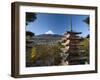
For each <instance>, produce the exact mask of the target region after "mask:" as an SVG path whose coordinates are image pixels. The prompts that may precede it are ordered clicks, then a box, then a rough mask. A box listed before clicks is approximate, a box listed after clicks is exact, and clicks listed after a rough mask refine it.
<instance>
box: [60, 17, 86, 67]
mask: <svg viewBox="0 0 100 80" xmlns="http://www.w3.org/2000/svg"><path fill="white" fill-rule="evenodd" d="M70 22H71V26H70V31H67V32H65V33H64V38H62V40H61V44H62V45H63V48H61V50H62V54H61V55H62V56H63V60H62V64H65V65H66V64H67V65H78V64H85V62H86V60H87V58H86V57H84V56H83V54H84V53H85V51H84V50H82V46H83V45H81V44H79V43H80V41H81V39H82V38H80V36H79V34H81V32H75V31H73V29H72V27H73V26H72V18H71V21H70Z"/></svg>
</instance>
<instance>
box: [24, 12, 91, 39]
mask: <svg viewBox="0 0 100 80" xmlns="http://www.w3.org/2000/svg"><path fill="white" fill-rule="evenodd" d="M36 14H37V15H36V16H37V19H36V20H35V21H34V22H30V23H29V24H28V25H27V26H26V31H31V32H33V33H35V35H39V34H49V33H51V34H60V35H63V34H64V32H66V31H69V30H70V26H71V17H72V27H73V31H77V32H82V34H81V36H83V37H85V36H87V34H89V27H88V25H87V24H86V23H85V22H83V20H84V19H86V18H87V17H88V15H71V14H48V13H36Z"/></svg>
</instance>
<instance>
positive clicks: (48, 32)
mask: <svg viewBox="0 0 100 80" xmlns="http://www.w3.org/2000/svg"><path fill="white" fill-rule="evenodd" d="M45 34H54V33H53V31H52V30H49V31H47V32H45Z"/></svg>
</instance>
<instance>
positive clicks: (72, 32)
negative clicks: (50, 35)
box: [67, 31, 82, 34]
mask: <svg viewBox="0 0 100 80" xmlns="http://www.w3.org/2000/svg"><path fill="white" fill-rule="evenodd" d="M67 33H71V34H81V33H82V32H75V31H67Z"/></svg>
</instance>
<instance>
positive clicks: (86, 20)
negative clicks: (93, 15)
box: [83, 17, 90, 25]
mask: <svg viewBox="0 0 100 80" xmlns="http://www.w3.org/2000/svg"><path fill="white" fill-rule="evenodd" d="M83 21H84V22H85V23H86V24H88V25H89V24H90V19H89V17H87V18H86V19H85V20H83Z"/></svg>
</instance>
